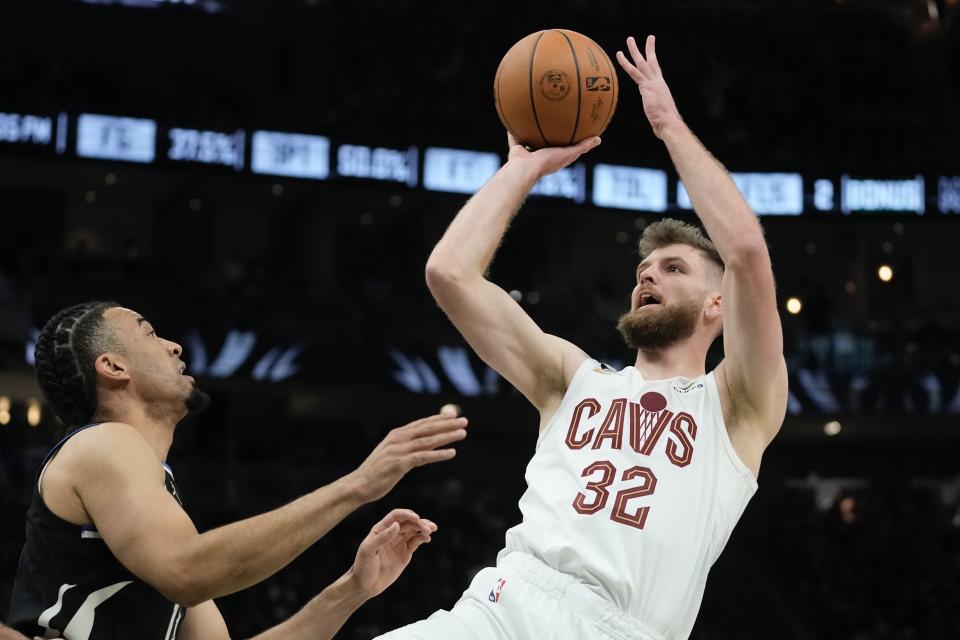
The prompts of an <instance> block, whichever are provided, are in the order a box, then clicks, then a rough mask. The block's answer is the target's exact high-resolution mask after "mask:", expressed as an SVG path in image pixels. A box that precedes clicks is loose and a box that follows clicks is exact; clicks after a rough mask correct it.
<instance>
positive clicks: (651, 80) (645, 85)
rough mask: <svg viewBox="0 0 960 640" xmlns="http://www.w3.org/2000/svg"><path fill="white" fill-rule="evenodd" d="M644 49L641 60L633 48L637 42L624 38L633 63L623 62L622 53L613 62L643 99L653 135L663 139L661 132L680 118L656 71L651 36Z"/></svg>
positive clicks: (681, 119) (658, 68)
mask: <svg viewBox="0 0 960 640" xmlns="http://www.w3.org/2000/svg"><path fill="white" fill-rule="evenodd" d="M646 49H647V57H646V58H644V57H643V54H641V53H640V49H639V48H638V47H637V41H636V40H634V39H633V37H632V36H631V37H629V38H627V50H628V51H629V52H630V57H631V58H633V63H631V62H630V61H629V60H627V56H625V55H624V53H623V51H617V62H619V63H620V66H621V67H623V70H624V71H626V72H627V75H629V76H630V77H631V78H632V79H633V81H634V82H636V83H637V88H638V89H640V96H641V97H642V98H643V112H644V113H645V114H647V120H649V121H650V126H652V127H653V133H654V134H655V135H656V136H657V137H658V138H663V130H664V129H665V128H666V127H667V126H668V125H670V124H674V123H677V122H683V118H681V117H680V112H679V111H677V105H676V104H675V103H674V102H673V96H672V95H671V94H670V87H668V86H667V82H666V80H664V79H663V72H662V71H660V63H659V62H657V51H656V39H655V38H654V37H653V36H647V44H646Z"/></svg>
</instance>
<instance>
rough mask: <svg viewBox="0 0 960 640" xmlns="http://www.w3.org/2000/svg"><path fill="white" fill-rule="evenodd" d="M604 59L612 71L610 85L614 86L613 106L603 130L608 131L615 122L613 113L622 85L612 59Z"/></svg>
mask: <svg viewBox="0 0 960 640" xmlns="http://www.w3.org/2000/svg"><path fill="white" fill-rule="evenodd" d="M601 51H603V49H601ZM603 59H604V61H605V62H606V63H607V69H609V70H610V83H611V84H612V85H613V104H611V105H610V111H608V112H607V121H606V122H604V123H603V128H604V130H606V128H607V126H608V125H609V124H610V121H611V120H613V112H614V111H616V110H617V99H618V98H619V97H620V83H619V82H618V81H617V76H616V75H614V72H613V63H612V62H610V57H609V56H607V55H604V56H603Z"/></svg>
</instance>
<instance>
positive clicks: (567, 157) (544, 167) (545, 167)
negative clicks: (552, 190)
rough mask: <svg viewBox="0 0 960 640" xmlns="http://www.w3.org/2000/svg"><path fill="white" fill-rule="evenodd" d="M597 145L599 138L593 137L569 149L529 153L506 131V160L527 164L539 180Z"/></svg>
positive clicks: (545, 149)
mask: <svg viewBox="0 0 960 640" xmlns="http://www.w3.org/2000/svg"><path fill="white" fill-rule="evenodd" d="M599 144H600V137H599V136H594V137H592V138H587V139H585V140H581V141H580V142H578V143H577V144H575V145H571V146H569V147H544V148H543V149H537V150H536V151H531V150H529V149H527V148H526V147H525V146H523V145H522V144H520V142H519V141H518V140H517V139H516V138H514V137H513V134H512V133H510V132H509V131H508V132H507V145H509V147H510V152H509V154H508V156H507V159H508V160H511V161H514V162H524V163H529V164H530V166H531V167H533V168H534V169H535V170H536V173H537V178H538V179H539V178H542V177H543V176H547V175H550V174H551V173H555V172H557V171H559V170H560V169H563V168H564V167H566V166H567V165H569V164H571V163H573V162H574V161H575V160H576V159H577V158H579V157H580V156H582V155H583V154H585V153H586V152H587V151H590V150H591V149H593V148H594V147H596V146H597V145H599Z"/></svg>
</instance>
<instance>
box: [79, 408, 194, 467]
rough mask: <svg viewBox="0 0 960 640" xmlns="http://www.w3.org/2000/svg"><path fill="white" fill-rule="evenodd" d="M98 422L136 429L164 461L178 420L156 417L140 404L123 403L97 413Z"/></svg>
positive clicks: (169, 417)
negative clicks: (120, 424)
mask: <svg viewBox="0 0 960 640" xmlns="http://www.w3.org/2000/svg"><path fill="white" fill-rule="evenodd" d="M97 420H98V421H99V422H122V423H124V424H128V425H130V426H131V427H133V428H134V429H136V430H137V431H138V432H139V433H140V435H142V436H143V437H144V439H146V441H147V442H149V443H150V446H151V447H152V448H153V450H154V451H156V453H157V457H159V458H160V460H161V461H164V462H165V461H166V459H167V453H168V452H169V451H170V446H171V445H172V444H173V431H174V429H175V428H176V426H177V422H178V421H179V420H178V419H174V418H173V417H171V416H165V415H157V414H156V413H155V412H151V411H150V410H148V408H147V407H145V406H143V405H142V404H140V403H134V402H130V403H124V404H123V405H122V406H112V407H109V408H108V409H106V410H104V411H103V412H100V413H98V416H97Z"/></svg>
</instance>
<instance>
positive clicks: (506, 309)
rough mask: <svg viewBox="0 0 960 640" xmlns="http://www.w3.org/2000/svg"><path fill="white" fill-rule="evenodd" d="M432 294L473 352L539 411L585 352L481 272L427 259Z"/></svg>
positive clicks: (560, 391) (562, 387) (562, 386)
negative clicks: (547, 328) (450, 268)
mask: <svg viewBox="0 0 960 640" xmlns="http://www.w3.org/2000/svg"><path fill="white" fill-rule="evenodd" d="M427 284H428V285H429V287H430V291H431V293H433V297H434V298H435V299H436V300H437V303H438V304H439V305H440V307H441V308H442V309H443V310H444V312H446V314H447V316H448V317H449V318H450V321H451V322H453V324H454V326H456V328H457V330H459V331H460V333H461V334H462V335H463V337H464V338H465V339H466V340H467V342H468V343H469V344H470V346H471V347H472V348H473V350H474V351H476V353H477V355H479V356H480V358H481V359H482V360H483V361H484V362H486V363H487V364H488V365H490V366H491V367H493V368H494V369H495V370H496V371H497V372H498V373H499V374H500V375H502V376H503V377H504V378H506V379H507V380H508V381H509V382H510V383H511V384H512V385H513V386H515V387H516V388H517V389H518V390H519V391H520V392H521V393H522V394H523V395H524V396H525V397H526V398H527V399H528V400H529V401H530V402H531V403H532V404H533V405H534V406H535V407H537V409H539V410H540V411H541V413H542V412H543V411H544V410H545V409H549V408H550V407H552V406H554V405H555V404H556V400H557V398H559V397H562V396H563V393H564V392H565V391H566V388H567V385H568V384H569V383H570V379H571V378H572V377H573V374H574V373H576V370H577V367H579V366H580V364H581V363H583V361H584V360H585V359H586V358H587V354H586V353H584V352H583V351H582V350H581V349H580V348H579V347H577V346H576V345H574V344H572V343H570V342H568V341H566V340H563V339H561V338H558V337H557V336H554V335H551V334H548V333H545V332H544V331H543V330H542V329H540V327H539V326H537V324H536V323H535V322H534V321H533V319H531V318H530V316H529V315H527V313H526V312H525V311H524V310H523V308H522V307H521V306H520V305H519V304H517V302H516V301H515V300H514V299H513V298H511V297H510V295H509V294H508V293H507V292H506V291H504V290H503V289H501V288H500V287H498V286H497V285H495V284H493V283H492V282H490V281H489V280H487V279H486V278H484V277H482V276H480V275H456V274H452V273H449V272H446V271H444V270H443V269H442V268H439V267H437V266H436V265H435V264H433V261H432V260H431V262H428V263H427Z"/></svg>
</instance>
